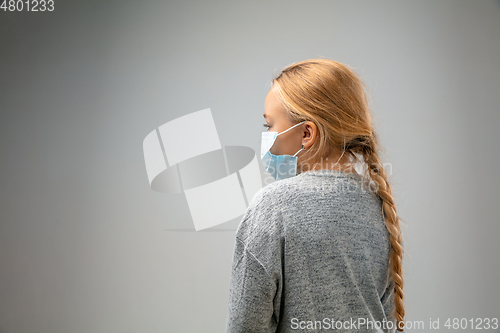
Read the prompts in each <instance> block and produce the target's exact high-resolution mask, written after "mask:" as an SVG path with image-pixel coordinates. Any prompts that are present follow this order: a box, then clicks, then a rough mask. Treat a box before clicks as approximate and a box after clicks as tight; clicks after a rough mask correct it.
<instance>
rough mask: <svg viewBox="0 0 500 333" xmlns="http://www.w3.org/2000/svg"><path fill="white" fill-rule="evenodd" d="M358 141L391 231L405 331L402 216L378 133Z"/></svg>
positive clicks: (392, 258) (391, 255) (398, 305)
mask: <svg viewBox="0 0 500 333" xmlns="http://www.w3.org/2000/svg"><path fill="white" fill-rule="evenodd" d="M356 141H357V144H356V146H358V145H359V146H361V150H362V155H363V157H364V160H365V162H366V164H367V165H368V169H367V172H369V173H370V178H371V179H372V180H373V181H374V182H376V184H377V186H376V187H377V194H378V195H379V197H380V198H381V199H382V207H383V212H384V217H385V226H386V228H387V230H388V232H389V242H390V245H391V250H390V253H389V261H390V264H391V275H392V278H393V280H394V292H395V294H394V303H395V317H396V323H397V330H398V331H403V329H404V316H405V310H404V302H403V299H404V297H403V264H402V263H403V247H402V245H401V243H402V236H401V231H400V223H399V220H400V218H399V217H398V216H397V213H396V206H395V204H394V199H393V197H392V191H391V186H390V184H389V182H388V180H387V174H386V172H385V169H384V168H383V167H381V164H380V159H379V156H378V148H377V147H378V139H377V136H376V134H375V133H373V134H372V136H365V137H364V138H363V139H362V140H356ZM359 146H358V147H359ZM400 325H401V326H400Z"/></svg>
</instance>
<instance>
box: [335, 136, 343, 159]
mask: <svg viewBox="0 0 500 333" xmlns="http://www.w3.org/2000/svg"><path fill="white" fill-rule="evenodd" d="M344 153H345V138H344V150H342V155H340V158H339V159H338V161H337V162H336V163H335V164H334V165H338V163H339V161H340V160H341V159H342V156H344Z"/></svg>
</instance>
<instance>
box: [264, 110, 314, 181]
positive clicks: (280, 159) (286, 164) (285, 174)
mask: <svg viewBox="0 0 500 333" xmlns="http://www.w3.org/2000/svg"><path fill="white" fill-rule="evenodd" d="M304 122H305V120H304V121H303V122H301V123H298V124H296V125H294V126H292V127H290V128H289V129H287V130H285V131H283V132H281V133H278V132H269V131H267V132H262V143H261V150H260V158H261V159H262V163H263V164H264V168H265V169H266V171H267V172H268V173H269V174H270V175H271V176H273V178H274V179H275V180H280V179H285V178H290V177H293V176H296V175H297V154H298V153H299V152H300V151H302V150H303V149H304V145H302V148H301V149H300V150H299V151H298V152H296V153H295V154H294V155H293V156H291V155H274V154H271V151H270V149H271V147H272V146H273V144H274V141H276V138H277V137H278V135H281V134H283V133H285V132H288V131H289V130H291V129H292V128H294V127H296V126H299V125H300V124H302V123H304Z"/></svg>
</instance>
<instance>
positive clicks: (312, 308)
mask: <svg viewBox="0 0 500 333" xmlns="http://www.w3.org/2000/svg"><path fill="white" fill-rule="evenodd" d="M364 87H365V84H364V83H363V82H362V81H361V80H360V79H359V77H358V76H357V75H356V74H355V72H354V71H353V70H352V69H350V68H349V67H348V66H346V65H344V64H341V63H339V62H336V61H333V60H328V59H311V60H305V61H302V62H299V63H295V64H292V65H290V66H288V67H286V68H285V69H284V70H283V71H282V72H281V74H280V75H279V76H278V77H276V78H275V79H273V80H272V87H271V90H270V91H269V93H268V94H267V97H266V101H265V113H264V118H265V119H266V124H265V126H266V127H267V128H268V131H267V132H264V133H263V140H262V151H261V158H262V161H263V164H264V166H265V168H266V170H267V171H268V172H269V173H270V174H271V175H272V176H273V177H274V178H275V179H276V180H278V181H275V182H273V183H271V184H269V185H267V186H265V187H263V188H262V189H261V190H259V191H258V192H257V194H256V195H255V196H254V197H253V199H252V200H251V202H250V204H249V207H248V209H247V211H246V212H245V214H244V216H243V219H242V220H241V222H240V224H239V226H238V230H237V231H236V240H235V246H234V257H233V264H232V271H231V281H230V290H229V304H228V313H227V321H226V332H259V333H263V332H297V331H304V332H308V331H309V332H316V331H323V330H326V331H328V330H336V331H337V332H391V333H392V332H395V330H396V329H397V330H398V331H403V328H404V315H405V310H404V304H403V276H402V258H403V247H402V236H401V231H400V224H399V220H400V219H399V217H398V216H397V213H396V207H395V204H394V200H393V197H392V195H391V187H390V185H389V182H388V175H387V174H386V171H385V170H384V168H383V167H381V165H380V159H379V155H378V138H377V135H376V133H375V131H374V129H373V127H372V122H371V115H370V111H369V108H368V103H367V100H366V96H365V92H364V90H363V88H364ZM359 165H361V166H363V170H362V172H360V173H358V172H357V170H356V168H355V166H359ZM358 169H359V168H358Z"/></svg>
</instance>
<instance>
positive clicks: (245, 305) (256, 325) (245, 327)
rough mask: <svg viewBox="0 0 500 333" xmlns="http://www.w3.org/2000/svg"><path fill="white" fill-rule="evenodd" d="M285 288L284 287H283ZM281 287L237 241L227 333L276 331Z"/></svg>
mask: <svg viewBox="0 0 500 333" xmlns="http://www.w3.org/2000/svg"><path fill="white" fill-rule="evenodd" d="M279 289H281V288H279ZM277 291H278V288H277V286H276V283H274V282H273V281H272V279H271V277H270V276H269V274H268V273H267V271H266V270H265V268H264V266H263V265H262V264H261V263H260V262H259V261H258V260H257V259H256V257H255V256H254V255H253V254H252V253H251V252H250V250H249V249H248V248H246V247H245V245H244V243H243V242H242V241H241V240H239V239H238V238H236V241H235V249H234V258H233V265H232V271H231V280H230V287H229V303H228V311H227V321H226V333H237V332H246V333H251V332H259V333H266V332H276V328H277V325H278V323H277V320H276V316H275V315H274V312H275V311H274V310H275V309H274V305H273V304H274V301H275V297H277V298H281V295H277V294H276V293H277Z"/></svg>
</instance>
